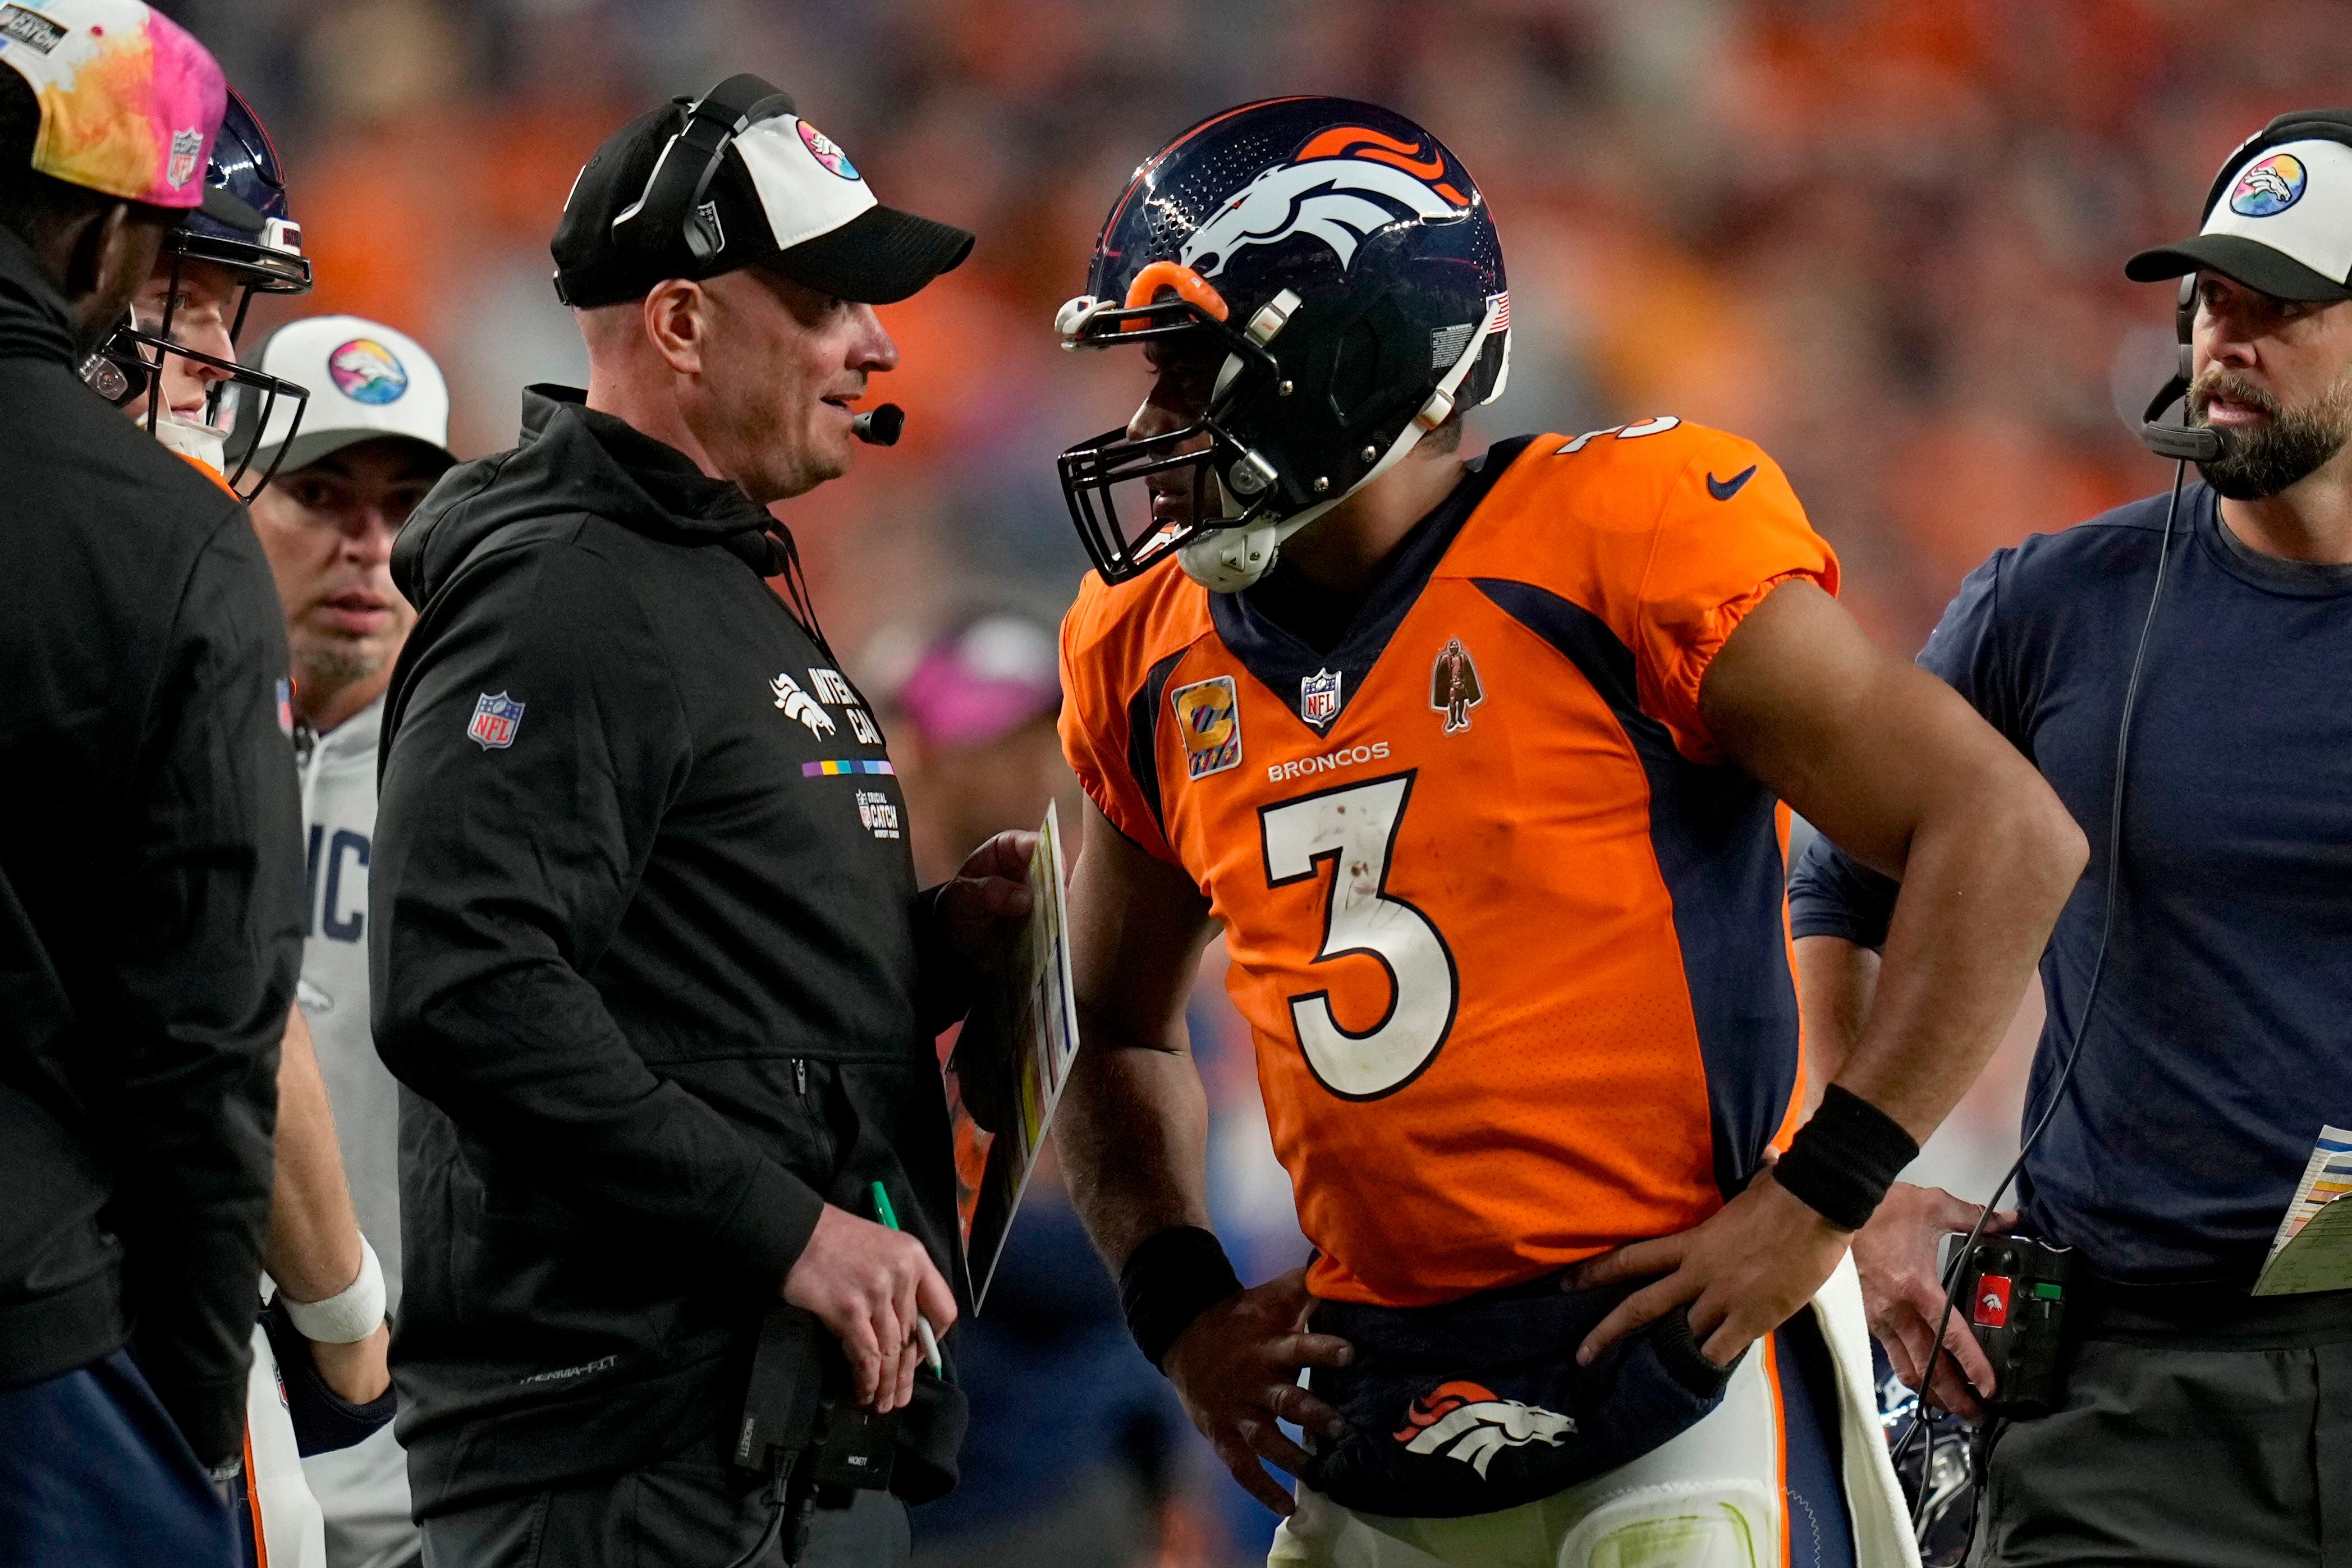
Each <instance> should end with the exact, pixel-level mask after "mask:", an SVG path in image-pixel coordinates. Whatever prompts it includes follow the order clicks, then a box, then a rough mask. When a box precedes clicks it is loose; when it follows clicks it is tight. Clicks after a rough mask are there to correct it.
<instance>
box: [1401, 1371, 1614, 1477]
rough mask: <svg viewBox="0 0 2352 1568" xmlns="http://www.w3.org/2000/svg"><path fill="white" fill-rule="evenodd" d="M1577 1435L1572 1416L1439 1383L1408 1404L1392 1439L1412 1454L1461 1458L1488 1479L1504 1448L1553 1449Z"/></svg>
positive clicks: (1478, 1387) (1487, 1391)
mask: <svg viewBox="0 0 2352 1568" xmlns="http://www.w3.org/2000/svg"><path fill="white" fill-rule="evenodd" d="M1575 1430H1576V1421H1575V1418H1574V1417H1573V1416H1568V1415H1560V1414H1559V1412H1557V1411H1552V1410H1544V1409H1540V1408H1538V1406H1536V1405H1522V1404H1520V1403H1519V1402H1518V1401H1517V1400H1516V1399H1498V1398H1496V1396H1495V1394H1494V1392H1493V1391H1492V1390H1490V1389H1487V1388H1485V1387H1482V1386H1481V1385H1479V1384H1475V1383H1441V1384H1438V1385H1437V1386H1436V1387H1435V1388H1433V1389H1431V1390H1430V1391H1429V1392H1428V1393H1427V1394H1423V1395H1422V1396H1421V1397H1420V1398H1419V1399H1416V1400H1414V1401H1413V1402H1412V1409H1411V1410H1409V1411H1407V1412H1406V1413H1405V1427H1404V1429H1403V1430H1402V1431H1401V1432H1399V1433H1398V1434H1397V1435H1396V1440H1397V1441H1398V1442H1400V1443H1402V1444H1403V1445H1404V1446H1405V1451H1406V1452H1408V1453H1412V1454H1442V1455H1443V1456H1444V1457H1445V1458H1449V1459H1459V1460H1461V1461H1462V1462H1463V1463H1464V1464H1465V1465H1467V1466H1469V1467H1470V1468H1472V1469H1474V1470H1475V1471H1477V1472H1478V1479H1480V1480H1482V1481H1483V1480H1485V1479H1486V1467H1487V1466H1488V1465H1489V1464H1491V1463H1493V1462H1494V1458H1495V1456H1496V1455H1497V1454H1499V1453H1501V1452H1502V1451H1503V1450H1504V1449H1506V1448H1524V1447H1527V1446H1528V1444H1530V1443H1544V1444H1548V1445H1549V1446H1550V1447H1555V1448H1557V1447H1559V1445H1560V1444H1561V1443H1563V1442H1565V1441H1567V1440H1568V1437H1569V1436H1570V1434H1572V1433H1573V1432H1575Z"/></svg>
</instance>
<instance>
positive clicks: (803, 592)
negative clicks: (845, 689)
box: [768, 521, 841, 665]
mask: <svg viewBox="0 0 2352 1568" xmlns="http://www.w3.org/2000/svg"><path fill="white" fill-rule="evenodd" d="M768 537H769V538H770V539H771V540H772V541H774V542H776V544H777V545H778V546H779V547H780V550H781V553H782V556H783V574H782V575H783V579H784V597H785V600H786V602H787V603H788V605H790V607H791V609H792V615H793V619H794V620H796V621H798V622H800V624H801V630H803V631H804V632H806V633H808V635H809V640H810V641H812V642H814V643H815V644H816V646H817V647H820V648H822V649H824V657H825V659H826V661H827V662H828V663H831V664H835V665H838V664H840V662H841V658H840V657H839V656H838V655H836V654H835V652H834V651H833V645H832V644H831V643H829V642H827V641H825V640H824V626H822V625H820V624H819V623H818V621H817V618H816V603H815V601H814V600H813V599H811V598H810V597H809V588H808V574H806V573H805V572H803V571H802V570H801V547H800V545H799V544H798V543H797V542H794V540H793V531H792V530H791V529H789V528H786V527H785V526H784V525H783V524H782V523H781V522H776V521H770V522H769V524H768Z"/></svg>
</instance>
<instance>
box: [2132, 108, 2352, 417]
mask: <svg viewBox="0 0 2352 1568" xmlns="http://www.w3.org/2000/svg"><path fill="white" fill-rule="evenodd" d="M2311 141H2326V142H2342V143H2343V144H2344V145H2346V146H2347V147H2352V110H2347V109H2305V110H2295V111H2294V113H2291V114H2282V115H2280V116H2279V117H2278V118H2277V119H2275V120H2273V121H2271V122H2270V123H2269V124H2268V125H2265V126H2263V128H2262V129H2261V130H2260V131H2257V132H2254V133H2253V134H2252V136H2249V137H2247V138H2246V139H2245V140H2244V141H2243V142H2239V143H2238V146H2237V150H2236V151H2235V152H2232V153H2231V154H2230V155H2229V157H2228V158H2226V159H2225V160H2223V161H2222V163H2221V173H2220V174H2216V175H2214V176H2213V183H2212V184H2211V185H2210V186H2208V187H2207V188H2206V191H2205V205H2203V206H2201V207H2200V208H2198V209H2197V212H2198V218H2199V221H2200V222H2202V221H2203V220H2204V218H2205V217H2206V216H2209V215H2210V214H2211V212H2212V211H2213V204H2214V203H2216V202H2218V201H2220V200H2221V193H2222V192H2223V191H2226V190H2228V189H2229V188H2230V182H2231V181H2232V180H2234V179H2236V178H2237V177H2238V175H2239V173H2240V172H2241V171H2242V170H2243V169H2244V168H2245V166H2246V165H2247V164H2249V163H2252V162H2253V161H2254V159H2255V158H2256V157H2258V156H2259V155H2261V154H2262V153H2266V152H2268V151H2269V150H2270V149H2272V148H2273V147H2276V146H2278V145H2280V144H2281V143H2283V142H2311ZM2172 330H2173V337H2174V339H2175V340H2176V342H2178V343H2179V359H2178V361H2177V362H2176V363H2174V365H2173V369H2172V375H2171V378H2170V379H2169V380H2168V381H2167V382H2165V384H2163V385H2162V386H2160V387H2158V389H2157V393H2156V396H2155V397H2153V398H2152V399H2150V400H2149V402H2148V405H2147V412H2145V413H2143V414H2142V415H2141V416H2140V422H2139V431H2138V435H2139V438H2140V444H2141V445H2142V446H2145V447H2147V449H2148V450H2149V451H2151V452H2154V453H2155V454H2156V455H2157V456H2158V457H2159V458H2170V459H2171V460H2172V461H2174V462H2176V463H2210V462H2211V461H2213V460H2214V459H2215V458H2219V457H2220V456H2221V432H2219V431H2218V430H2214V429H2212V428H2210V426H2202V425H2192V424H2190V423H2189V383H2190V382H2192V381H2194V380H2195V379H2196V363H2195V359H2196V354H2195V349H2194V347H2193V346H2192V343H2191V338H2192V336H2193V334H2194V333H2195V331H2196V330H2197V274H2196V273H2194V272H2191V273H2189V274H2188V275H2187V276H2185V277H2183V278H2182V279H2180V294H2179V300H2178V301H2177V302H2176V303H2175V305H2174V307H2173V312H2172ZM2175 401H2178V402H2179V404H2180V423H2179V424H2178V425H2165V424H2160V423H2158V421H2159V420H2160V419H2161V418H2162V416H2163V414H2164V411H2165V410H2166V409H2167V408H2168V407H2170V406H2171V405H2173V403H2174V402H2175Z"/></svg>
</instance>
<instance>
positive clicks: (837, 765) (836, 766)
mask: <svg viewBox="0 0 2352 1568" xmlns="http://www.w3.org/2000/svg"><path fill="white" fill-rule="evenodd" d="M844 773H885V774H887V775H889V776H891V777H893V778H895V777H897V776H898V769H896V768H894V767H892V766H891V765H890V763H889V760H888V759H887V758H884V759H882V760H880V761H877V760H875V759H873V758H871V757H849V758H845V759H844V760H842V761H840V762H822V763H802V764H801V777H803V778H804V779H829V778H839V777H840V776H841V775H842V774H844Z"/></svg>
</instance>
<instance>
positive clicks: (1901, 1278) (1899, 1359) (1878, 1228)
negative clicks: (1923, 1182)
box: [1853, 1182, 2017, 1421]
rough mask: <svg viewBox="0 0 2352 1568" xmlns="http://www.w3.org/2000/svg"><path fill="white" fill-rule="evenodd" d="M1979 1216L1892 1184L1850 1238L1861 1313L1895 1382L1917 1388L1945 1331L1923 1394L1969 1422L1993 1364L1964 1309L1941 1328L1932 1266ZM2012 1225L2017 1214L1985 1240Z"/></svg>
mask: <svg viewBox="0 0 2352 1568" xmlns="http://www.w3.org/2000/svg"><path fill="white" fill-rule="evenodd" d="M1982 1213H1984V1210H1983V1209H1981V1208H1979V1206H1978V1205H1975V1204H1971V1203H1965V1202H1963V1201H1962V1200H1960V1199H1958V1198H1956V1197H1954V1196H1953V1195H1952V1194H1949V1193H1948V1192H1946V1191H1944V1189H1943V1188H1941V1187H1915V1186H1913V1185H1911V1184H1909V1183H1907V1182H1897V1183H1895V1185H1894V1186H1893V1187H1892V1188H1891V1189H1889V1190H1888V1192H1887V1194H1886V1201H1885V1202H1884V1203H1882V1204H1880V1205H1878V1212H1877V1213H1876V1214H1874V1215H1872V1216H1871V1218H1870V1223H1869V1224H1868V1225H1866V1226H1863V1227H1862V1229H1861V1230H1860V1231H1859V1232H1857V1233H1856V1234H1855V1236H1854V1238H1853V1267H1854V1270H1855V1272H1857V1273H1858V1274H1860V1275H1861V1276H1862V1304H1863V1308H1864V1311H1865V1312H1866V1313H1867V1314H1868V1317H1869V1320H1870V1331H1871V1332H1872V1333H1873V1334H1874V1335H1876V1336H1877V1338H1878V1342H1879V1343H1880V1344H1883V1345H1885V1347H1886V1359H1887V1362H1888V1363H1890V1364H1891V1365H1892V1366H1893V1367H1894V1368H1895V1376H1897V1377H1899V1378H1901V1379H1902V1380H1903V1381H1904V1383H1905V1384H1906V1385H1907V1386H1908V1387H1910V1388H1912V1389H1914V1390H1917V1389H1918V1388H1919V1376H1920V1373H1923V1372H1925V1371H1926V1370H1927V1363H1928V1360H1929V1358H1930V1356H1931V1355H1932V1354H1933V1352H1934V1351H1935V1347H1936V1327H1937V1324H1938V1323H1939V1322H1940V1323H1942V1324H1943V1329H1944V1344H1945V1347H1946V1353H1945V1354H1944V1356H1943V1357H1942V1358H1941V1359H1940V1360H1938V1361H1937V1363H1936V1383H1935V1386H1934V1387H1933V1388H1932V1389H1929V1390H1926V1391H1924V1392H1925V1393H1926V1394H1927V1402H1928V1403H1929V1404H1931V1405H1940V1406H1941V1407H1942V1408H1944V1409H1946V1410H1948V1411H1950V1412H1951V1413H1952V1414H1953V1415H1958V1416H1962V1417H1964V1418H1966V1419H1968V1420H1970V1421H1980V1420H1982V1419H1983V1418H1984V1408H1983V1406H1981V1405H1979V1404H1978V1403H1977V1397H1978V1395H1979V1394H1991V1393H1992V1392H1993V1383H1994V1379H1993V1371H1992V1363H1990V1362H1989V1361H1987V1360H1986V1359H1985V1353H1984V1350H1983V1347H1982V1346H1980V1345H1979V1344H1978V1343H1977V1337H1976V1334H1975V1333H1974V1332H1973V1331H1970V1329H1969V1302H1968V1301H1966V1300H1961V1301H1960V1302H1958V1304H1957V1305H1956V1306H1955V1307H1954V1308H1953V1310H1952V1313H1951V1316H1950V1319H1949V1321H1945V1316H1944V1289H1945V1287H1944V1281H1943V1280H1942V1279H1940V1278H1939V1277H1938V1276H1937V1272H1936V1258H1937V1250H1938V1248H1939V1247H1940V1246H1941V1243H1942V1240H1943V1237H1944V1236H1945V1233H1947V1232H1948V1231H1955V1230H1957V1231H1960V1232H1962V1233H1964V1234H1965V1233H1966V1232H1967V1231H1968V1230H1969V1228H1970V1227H1971V1226H1974V1225H1975V1224H1976V1223H1977V1216H1978V1215H1980V1214H1982ZM2016 1224H2017V1215H2016V1212H2015V1211H2014V1210H2008V1211H2003V1212H2001V1213H1998V1214H1995V1215H1993V1216H1992V1217H1991V1218H1990V1219H1989V1220H1987V1221H1985V1234H1986V1235H1987V1236H2000V1235H2002V1234H2004V1233H2006V1232H2008V1231H2009V1230H2011V1229H2012V1228H2013V1227H2014V1226H2016ZM1955 1360H1957V1361H1958V1363H1959V1364H1958V1367H1957V1368H1956V1367H1955V1366H1954V1365H1953V1362H1954V1361H1955ZM1962 1374H1965V1378H1966V1380H1965V1381H1963V1377H1962ZM1972 1385H1973V1386H1972Z"/></svg>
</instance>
